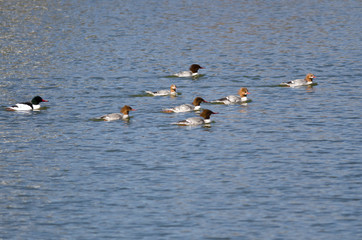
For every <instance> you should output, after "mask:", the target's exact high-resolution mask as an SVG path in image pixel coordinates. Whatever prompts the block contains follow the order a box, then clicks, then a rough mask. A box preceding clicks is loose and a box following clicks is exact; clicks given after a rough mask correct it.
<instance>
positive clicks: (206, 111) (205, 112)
mask: <svg viewBox="0 0 362 240" xmlns="http://www.w3.org/2000/svg"><path fill="white" fill-rule="evenodd" d="M211 114H217V112H213V111H211V110H209V109H204V110H203V111H202V113H201V114H200V116H201V117H203V118H205V119H210V116H211Z"/></svg>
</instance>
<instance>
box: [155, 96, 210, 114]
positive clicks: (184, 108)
mask: <svg viewBox="0 0 362 240" xmlns="http://www.w3.org/2000/svg"><path fill="white" fill-rule="evenodd" d="M202 102H204V103H207V101H206V100H204V99H203V98H202V97H196V98H195V99H194V101H193V102H192V104H182V105H180V106H176V107H173V108H166V109H163V110H162V111H163V112H165V113H172V112H174V113H180V112H191V111H198V110H200V108H201V106H200V104H201V103H202Z"/></svg>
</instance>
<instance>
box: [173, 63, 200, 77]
mask: <svg viewBox="0 0 362 240" xmlns="http://www.w3.org/2000/svg"><path fill="white" fill-rule="evenodd" d="M199 69H204V68H203V67H201V66H200V65H198V64H192V65H191V66H190V70H189V71H182V72H179V73H175V74H174V75H173V76H176V77H195V76H197V75H199V73H198V71H199Z"/></svg>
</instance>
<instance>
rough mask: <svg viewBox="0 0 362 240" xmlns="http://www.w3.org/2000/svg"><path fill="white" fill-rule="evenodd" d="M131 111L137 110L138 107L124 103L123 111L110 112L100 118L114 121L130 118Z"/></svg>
mask: <svg viewBox="0 0 362 240" xmlns="http://www.w3.org/2000/svg"><path fill="white" fill-rule="evenodd" d="M129 111H136V109H133V108H131V107H130V106H128V105H124V106H123V107H122V108H121V111H120V112H121V113H110V114H106V115H103V116H101V117H100V119H102V120H104V121H114V120H119V119H124V120H125V119H128V118H129Z"/></svg>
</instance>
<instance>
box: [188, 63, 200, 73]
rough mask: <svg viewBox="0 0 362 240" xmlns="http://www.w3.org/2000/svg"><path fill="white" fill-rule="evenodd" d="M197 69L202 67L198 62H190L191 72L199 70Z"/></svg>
mask: <svg viewBox="0 0 362 240" xmlns="http://www.w3.org/2000/svg"><path fill="white" fill-rule="evenodd" d="M199 69H203V67H201V66H200V65H198V64H192V65H191V66H190V71H191V72H193V73H197V71H199Z"/></svg>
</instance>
